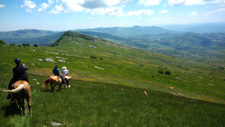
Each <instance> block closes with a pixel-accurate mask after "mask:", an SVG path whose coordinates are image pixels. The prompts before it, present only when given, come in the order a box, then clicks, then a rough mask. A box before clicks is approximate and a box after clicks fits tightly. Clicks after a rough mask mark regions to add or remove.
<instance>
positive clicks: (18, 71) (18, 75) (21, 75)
mask: <svg viewBox="0 0 225 127" xmlns="http://www.w3.org/2000/svg"><path fill="white" fill-rule="evenodd" d="M15 63H16V67H14V68H13V69H12V71H13V78H12V79H11V80H10V83H9V85H8V89H9V90H12V89H13V84H14V83H15V82H16V81H18V80H25V81H27V82H28V83H29V81H28V76H27V73H26V70H28V68H27V67H26V66H25V64H20V59H19V58H16V59H15ZM11 98H12V95H11V94H10V93H8V96H7V99H11Z"/></svg>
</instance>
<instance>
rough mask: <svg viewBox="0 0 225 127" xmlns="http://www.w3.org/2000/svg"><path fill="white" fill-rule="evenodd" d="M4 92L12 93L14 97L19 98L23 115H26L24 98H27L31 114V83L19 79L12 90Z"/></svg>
mask: <svg viewBox="0 0 225 127" xmlns="http://www.w3.org/2000/svg"><path fill="white" fill-rule="evenodd" d="M2 91H3V92H8V93H12V98H13V99H15V100H17V102H18V105H19V107H20V110H21V111H22V113H23V115H25V102H24V99H26V100H27V104H28V108H29V114H30V116H32V114H31V90H30V85H29V83H28V82H27V81H24V80H19V81H16V82H15V83H14V84H13V89H12V90H2Z"/></svg>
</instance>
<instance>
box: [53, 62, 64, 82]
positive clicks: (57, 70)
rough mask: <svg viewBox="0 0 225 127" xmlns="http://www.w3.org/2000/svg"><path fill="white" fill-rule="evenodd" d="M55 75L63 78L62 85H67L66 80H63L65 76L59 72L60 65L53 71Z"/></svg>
mask: <svg viewBox="0 0 225 127" xmlns="http://www.w3.org/2000/svg"><path fill="white" fill-rule="evenodd" d="M53 74H54V75H57V76H59V77H61V78H62V83H64V84H66V82H65V80H64V78H63V76H62V75H60V72H59V69H58V65H55V68H54V69H53Z"/></svg>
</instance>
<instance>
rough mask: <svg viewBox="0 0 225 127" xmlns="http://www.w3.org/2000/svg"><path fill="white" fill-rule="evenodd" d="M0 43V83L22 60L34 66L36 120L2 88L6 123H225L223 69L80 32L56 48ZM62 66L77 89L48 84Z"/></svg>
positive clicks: (0, 107) (0, 117) (206, 126)
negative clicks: (57, 88) (59, 88)
mask: <svg viewBox="0 0 225 127" xmlns="http://www.w3.org/2000/svg"><path fill="white" fill-rule="evenodd" d="M0 48H1V50H0V53H1V59H0V72H1V74H2V76H1V80H0V82H1V83H0V88H6V87H7V85H8V82H9V80H10V79H11V77H12V72H11V69H12V68H13V67H14V66H15V64H14V58H17V57H19V58H20V59H21V60H22V62H23V63H25V64H26V66H28V68H29V70H28V71H27V73H28V76H29V80H30V83H31V89H32V109H33V117H32V118H29V116H26V117H23V118H21V117H20V116H19V112H18V108H16V105H15V104H14V103H11V104H10V103H9V102H8V101H7V100H6V99H5V98H6V94H5V93H0V98H2V101H1V104H0V122H1V125H2V126H23V127H24V126H51V124H52V122H58V123H61V124H62V125H63V126H150V127H151V126H152V127H154V126H162V127H164V126H202V127H211V126H223V125H224V117H223V114H224V113H225V106H224V104H225V94H224V89H225V87H224V85H223V84H224V82H225V81H224V71H223V70H221V69H219V68H216V67H211V66H210V65H207V64H203V63H196V62H191V61H186V60H184V59H177V58H173V57H170V56H165V55H162V54H158V53H152V52H148V51H144V50H139V49H135V48H130V47H126V46H122V45H119V44H115V43H112V42H109V41H106V40H101V39H98V38H94V37H90V36H87V35H83V34H79V33H75V32H72V31H67V32H65V33H64V34H63V35H62V36H61V37H60V38H58V39H57V41H56V42H55V43H54V44H53V45H52V46H51V47H45V46H43V47H42V46H39V47H32V46H30V47H18V46H12V45H11V46H10V45H5V44H1V45H0ZM55 64H57V65H58V66H59V69H60V70H61V67H62V66H66V67H67V68H68V69H69V71H70V76H72V80H71V82H70V83H71V88H69V89H63V90H62V91H56V92H54V93H52V92H50V91H48V90H49V89H50V88H49V87H48V90H47V91H44V90H42V88H41V86H42V83H43V82H44V80H45V79H47V78H48V77H49V76H50V75H51V74H52V69H53V67H54V65H55ZM145 91H146V92H145ZM146 93H147V94H146ZM26 111H27V110H26ZM26 114H27V113H26Z"/></svg>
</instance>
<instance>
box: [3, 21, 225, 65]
mask: <svg viewBox="0 0 225 127" xmlns="http://www.w3.org/2000/svg"><path fill="white" fill-rule="evenodd" d="M224 28H225V24H224V23H217V24H189V25H168V26H161V27H156V26H149V27H144V26H134V27H111V28H94V29H78V30H72V31H74V32H77V33H81V34H84V35H89V36H92V37H97V38H100V39H104V40H107V41H110V42H114V43H117V44H121V45H125V46H129V47H135V48H139V49H144V50H149V51H152V52H157V53H162V54H166V55H170V56H175V57H182V58H190V59H192V60H197V61H202V59H203V58H204V59H205V58H206V57H205V56H208V57H213V58H215V59H217V60H221V58H223V56H224V54H225V53H224V52H223V51H224V49H225V31H224V30H225V29H224ZM63 33H64V32H55V31H42V30H18V31H9V32H0V40H3V41H5V42H6V43H9V44H11V43H14V44H23V43H29V44H31V45H33V44H38V45H40V46H50V45H52V44H53V43H54V42H55V41H56V40H57V39H58V38H59V37H60V36H61V35H63ZM202 57H203V58H202ZM217 57H218V58H217ZM217 60H214V61H217ZM205 61H207V62H209V60H208V59H205Z"/></svg>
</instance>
